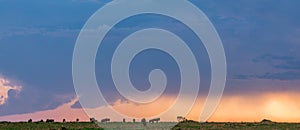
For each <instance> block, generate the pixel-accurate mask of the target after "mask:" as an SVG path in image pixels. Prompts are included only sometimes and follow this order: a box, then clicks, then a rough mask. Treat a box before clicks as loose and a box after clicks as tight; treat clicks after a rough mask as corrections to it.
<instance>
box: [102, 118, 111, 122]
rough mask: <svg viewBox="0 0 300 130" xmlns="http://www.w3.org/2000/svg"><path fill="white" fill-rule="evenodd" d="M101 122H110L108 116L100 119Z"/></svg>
mask: <svg viewBox="0 0 300 130" xmlns="http://www.w3.org/2000/svg"><path fill="white" fill-rule="evenodd" d="M101 122H102V123H107V122H110V119H109V118H104V119H102V120H101Z"/></svg>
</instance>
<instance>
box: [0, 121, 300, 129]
mask: <svg viewBox="0 0 300 130" xmlns="http://www.w3.org/2000/svg"><path fill="white" fill-rule="evenodd" d="M174 124H175V125H176V123H174ZM100 125H102V126H103V127H107V128H106V129H109V130H120V129H121V130H122V129H134V130H137V129H138V130H143V129H151V130H152V129H153V130H155V129H157V130H162V129H166V128H158V127H163V126H164V125H170V123H156V124H148V125H147V126H146V127H144V126H143V125H141V124H140V123H130V122H129V123H116V122H115V123H107V124H100ZM105 125H106V126H105ZM173 126H174V125H173ZM156 127H157V128H156ZM63 129H67V130H79V129H80V130H103V128H101V127H99V126H98V125H97V124H94V123H89V122H79V123H76V122H74V123H8V122H2V123H0V130H63ZM172 130H300V124H299V123H275V122H259V123H221V122H220V123H217V122H207V123H199V122H194V121H185V122H181V123H178V124H177V125H176V126H174V127H173V128H172Z"/></svg>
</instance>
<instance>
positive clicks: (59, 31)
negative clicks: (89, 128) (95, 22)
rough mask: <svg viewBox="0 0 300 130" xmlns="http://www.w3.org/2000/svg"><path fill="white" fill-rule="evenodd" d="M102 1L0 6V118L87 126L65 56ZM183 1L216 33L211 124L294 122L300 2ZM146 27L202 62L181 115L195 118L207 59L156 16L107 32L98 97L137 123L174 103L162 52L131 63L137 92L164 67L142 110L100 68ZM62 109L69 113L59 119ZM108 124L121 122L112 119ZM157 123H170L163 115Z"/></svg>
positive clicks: (173, 78)
mask: <svg viewBox="0 0 300 130" xmlns="http://www.w3.org/2000/svg"><path fill="white" fill-rule="evenodd" d="M108 2H110V1H109V0H51V1H50V0H49V1H47V0H26V1H20V0H0V17H1V19H0V59H1V62H0V120H11V121H20V120H27V119H29V118H33V119H34V120H40V119H46V118H54V119H56V120H62V118H67V119H68V120H75V119H76V117H79V118H81V119H83V120H88V116H87V115H86V114H85V113H84V112H83V110H82V109H81V106H80V104H79V102H78V97H77V95H76V93H75V90H74V85H73V80H72V56H73V50H74V47H75V43H76V39H77V37H78V35H79V33H80V30H81V29H82V27H83V26H84V24H85V23H86V21H87V20H88V19H89V17H90V16H91V15H93V14H94V13H95V12H96V11H97V10H98V9H99V8H101V7H103V6H104V5H105V4H107V3H108ZM190 2H191V3H193V4H194V5H196V6H197V7H198V8H199V9H201V10H202V11H203V12H204V13H205V14H206V15H207V17H208V18H209V19H210V20H211V22H212V23H213V25H214V26H215V28H216V30H217V31H218V33H219V35H220V38H221V39H222V42H223V46H224V50H225V54H226V60H227V82H226V87H225V91H224V94H223V98H222V100H221V102H220V105H219V107H218V108H217V110H216V112H215V113H214V114H213V115H212V117H211V118H210V119H209V120H210V121H260V120H262V119H264V118H268V119H271V120H275V121H283V122H297V121H298V122H299V117H300V105H299V103H297V102H298V101H299V100H300V96H299V93H300V86H299V85H300V51H298V50H299V48H300V17H299V12H300V9H299V8H298V5H299V4H300V1H297V0H289V1H286V0H251V1H249V0H240V1H237V0H227V1H220V0H203V1H198V0H190ZM170 4H172V3H171V2H170ZM149 27H158V28H162V29H167V30H171V31H172V32H174V33H175V34H177V35H179V36H181V37H182V39H184V41H187V42H188V43H189V46H190V47H191V48H192V51H193V52H195V54H196V58H197V63H198V64H201V66H200V68H199V70H200V72H201V73H200V74H201V85H200V90H199V94H198V98H197V103H196V104H195V105H194V107H193V109H192V111H191V112H190V113H189V115H188V117H189V118H190V119H196V120H197V119H198V116H199V113H200V112H201V107H202V106H203V102H204V100H205V96H206V95H207V91H208V86H209V83H210V79H211V78H210V76H211V74H210V69H211V68H210V63H209V59H208V54H207V52H206V50H205V48H204V46H203V45H200V46H199V44H198V43H199V41H198V39H197V38H195V36H194V34H193V33H192V32H191V30H189V29H188V28H187V27H186V26H185V25H183V24H182V23H181V22H179V21H177V20H174V19H172V18H168V17H164V16H160V15H153V14H146V15H141V16H135V17H131V18H128V19H126V20H124V21H123V22H122V23H120V24H117V25H116V27H114V28H113V29H112V30H111V31H110V32H109V36H108V37H106V39H105V40H104V41H103V45H102V46H103V48H101V47H100V48H99V50H98V53H97V58H96V68H95V70H96V71H95V74H96V77H97V81H98V84H100V85H101V91H102V92H103V94H104V97H105V98H106V100H107V101H108V102H109V103H110V104H111V105H112V107H113V108H114V109H115V110H118V111H120V112H121V113H124V114H127V115H132V116H135V117H137V118H141V117H143V116H147V117H148V116H151V115H153V114H157V113H159V112H160V111H162V110H164V109H166V108H165V107H162V106H160V104H162V103H164V104H169V105H170V104H171V103H172V101H174V99H175V97H176V94H177V93H178V91H179V87H180V78H181V77H180V75H179V74H180V73H179V72H180V71H179V68H178V66H177V65H176V61H175V60H174V59H173V58H172V57H171V56H170V55H168V54H166V53H164V52H162V51H159V50H155V49H152V50H151V49H150V50H146V51H143V52H142V53H140V54H139V55H137V56H136V57H135V58H134V60H133V61H132V63H131V68H130V77H131V78H132V79H131V81H132V83H133V84H134V86H135V87H136V88H137V89H139V90H147V88H149V86H150V83H149V81H148V75H149V72H150V71H151V70H153V69H162V70H164V72H165V74H166V76H167V79H168V83H167V89H166V91H165V92H164V95H163V96H162V97H161V98H160V99H159V100H158V101H157V102H154V103H151V104H148V105H149V106H143V105H136V104H135V103H132V102H130V101H127V100H126V99H124V97H122V96H121V95H120V94H119V93H118V92H117V91H116V88H115V87H114V84H113V82H112V79H111V74H110V69H107V67H109V65H110V62H109V61H110V59H111V57H112V54H113V52H114V48H116V46H117V44H116V43H117V42H120V41H121V40H122V39H124V38H125V37H126V36H127V35H129V34H130V33H132V32H134V31H137V30H140V29H144V28H149ZM200 42H201V41H200ZM187 100H188V97H187ZM166 106H168V105H166ZM97 107H98V108H87V109H99V111H103V113H106V111H108V110H107V109H108V108H106V106H97ZM133 109H136V111H134V112H135V113H133V112H132V111H130V110H133ZM141 109H142V110H146V109H149V111H146V112H145V111H141ZM66 112H68V113H71V114H64V113H66ZM49 113H51V114H49ZM108 113H109V112H108ZM99 116H100V117H101V116H102V117H103V116H104V115H101V114H100V115H99ZM111 118H113V119H115V120H121V119H122V117H117V116H114V115H111ZM297 118H298V119H297ZM164 120H172V119H169V118H168V117H165V119H164Z"/></svg>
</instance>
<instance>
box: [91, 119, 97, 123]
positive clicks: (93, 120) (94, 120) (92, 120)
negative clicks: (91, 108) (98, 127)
mask: <svg viewBox="0 0 300 130" xmlns="http://www.w3.org/2000/svg"><path fill="white" fill-rule="evenodd" d="M90 121H91V122H92V123H95V122H98V121H97V120H96V119H95V118H90Z"/></svg>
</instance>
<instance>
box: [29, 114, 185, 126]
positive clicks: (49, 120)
mask: <svg viewBox="0 0 300 130" xmlns="http://www.w3.org/2000/svg"><path fill="white" fill-rule="evenodd" d="M177 120H178V121H179V122H181V121H184V120H186V119H185V118H184V117H182V116H178V117H177ZM110 121H111V120H110V118H103V119H101V120H100V121H98V120H97V119H95V118H90V122H92V123H108V122H110ZM31 122H33V120H32V119H29V120H28V123H31ZM37 122H46V123H52V122H55V120H54V119H46V120H45V121H44V120H40V121H37ZM62 122H63V123H66V122H67V120H66V119H63V120H62ZM76 122H79V118H77V119H76ZM122 122H124V123H125V122H126V119H125V118H124V119H123V121H122ZM132 122H133V123H136V119H132ZM140 122H141V123H142V124H143V125H144V126H146V124H147V120H146V118H142V119H141V120H140ZM148 122H149V123H158V122H160V118H153V119H149V120H148Z"/></svg>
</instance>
